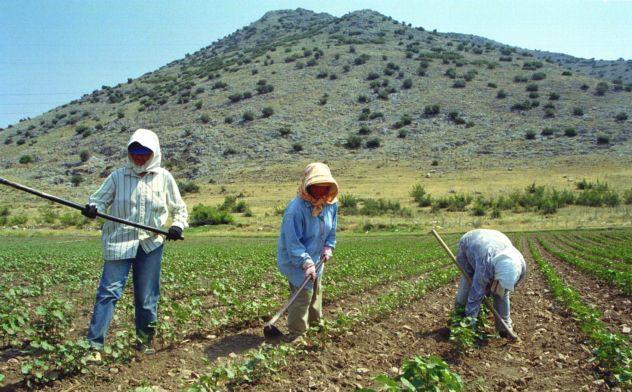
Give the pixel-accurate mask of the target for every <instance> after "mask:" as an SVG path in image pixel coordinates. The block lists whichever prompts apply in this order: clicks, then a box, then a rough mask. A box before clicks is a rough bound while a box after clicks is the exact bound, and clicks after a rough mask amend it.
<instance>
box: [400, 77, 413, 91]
mask: <svg viewBox="0 0 632 392" xmlns="http://www.w3.org/2000/svg"><path fill="white" fill-rule="evenodd" d="M412 86H413V80H412V79H410V78H408V79H404V82H403V83H402V88H403V89H406V90H408V89H409V88H411V87H412Z"/></svg>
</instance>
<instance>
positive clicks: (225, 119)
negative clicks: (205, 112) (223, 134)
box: [224, 116, 235, 124]
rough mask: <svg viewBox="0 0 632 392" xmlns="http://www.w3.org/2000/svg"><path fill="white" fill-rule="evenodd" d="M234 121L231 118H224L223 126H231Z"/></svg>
mask: <svg viewBox="0 0 632 392" xmlns="http://www.w3.org/2000/svg"><path fill="white" fill-rule="evenodd" d="M234 121H235V118H234V117H233V116H226V117H224V124H232V123H233V122H234Z"/></svg>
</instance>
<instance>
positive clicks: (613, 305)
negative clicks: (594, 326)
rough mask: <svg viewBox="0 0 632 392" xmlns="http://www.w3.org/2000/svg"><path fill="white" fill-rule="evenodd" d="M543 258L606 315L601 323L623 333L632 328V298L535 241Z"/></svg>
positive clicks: (585, 298)
mask: <svg viewBox="0 0 632 392" xmlns="http://www.w3.org/2000/svg"><path fill="white" fill-rule="evenodd" d="M533 242H534V244H535V245H537V246H538V249H539V250H540V254H541V255H542V257H544V258H546V260H547V261H548V262H549V263H551V264H552V266H553V267H554V268H555V271H556V272H557V273H558V274H559V275H560V276H561V277H562V279H564V281H565V282H566V283H567V284H568V285H569V286H571V287H573V288H574V289H575V290H576V291H577V292H578V293H579V294H580V295H581V297H582V300H583V301H585V302H586V303H588V304H590V305H591V306H593V307H594V308H596V309H599V310H600V311H601V312H603V316H602V317H601V320H602V321H603V322H604V323H606V324H607V325H608V328H609V329H610V330H611V331H612V332H622V330H623V327H625V326H627V327H632V312H631V311H630V309H632V298H630V296H628V295H626V294H624V293H622V292H621V290H620V289H619V288H617V287H616V286H614V285H611V284H608V283H607V282H604V281H603V280H601V279H598V278H596V277H594V276H592V275H590V274H588V273H585V272H583V271H581V270H579V269H577V268H575V267H574V266H572V265H570V264H568V263H566V262H565V261H563V260H560V259H558V258H557V257H555V256H554V255H552V254H550V253H548V252H547V251H546V250H545V249H544V248H542V246H540V244H539V243H538V241H537V240H536V239H535V238H533Z"/></svg>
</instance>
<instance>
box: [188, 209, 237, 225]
mask: <svg viewBox="0 0 632 392" xmlns="http://www.w3.org/2000/svg"><path fill="white" fill-rule="evenodd" d="M233 220H234V218H233V216H232V215H231V214H230V213H229V212H227V211H221V210H219V209H218V208H216V207H211V206H205V205H203V204H198V205H196V206H195V207H193V210H192V211H191V221H190V222H191V226H193V227H196V226H204V225H222V224H230V223H232V222H233Z"/></svg>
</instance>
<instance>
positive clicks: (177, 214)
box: [166, 173, 189, 229]
mask: <svg viewBox="0 0 632 392" xmlns="http://www.w3.org/2000/svg"><path fill="white" fill-rule="evenodd" d="M166 177H167V178H166V180H167V207H168V209H169V213H170V214H171V219H172V221H173V225H174V226H178V227H179V228H181V229H185V228H187V227H189V224H188V217H189V215H188V213H187V206H186V204H184V200H182V196H181V195H180V189H178V184H177V183H176V180H175V179H174V178H173V176H172V175H171V173H167V176H166Z"/></svg>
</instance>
